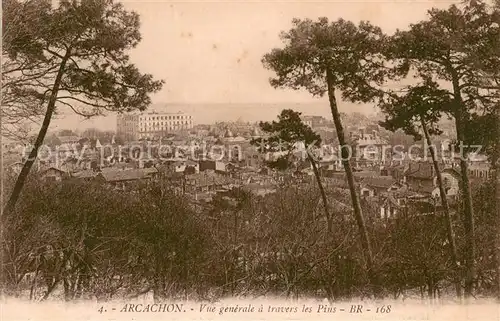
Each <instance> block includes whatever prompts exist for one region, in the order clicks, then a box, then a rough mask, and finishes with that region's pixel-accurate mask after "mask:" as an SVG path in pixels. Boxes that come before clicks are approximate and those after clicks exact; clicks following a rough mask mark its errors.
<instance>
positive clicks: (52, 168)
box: [41, 166, 67, 174]
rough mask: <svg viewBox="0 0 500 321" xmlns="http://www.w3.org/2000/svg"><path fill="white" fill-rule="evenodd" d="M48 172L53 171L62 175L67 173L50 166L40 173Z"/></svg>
mask: <svg viewBox="0 0 500 321" xmlns="http://www.w3.org/2000/svg"><path fill="white" fill-rule="evenodd" d="M50 170H54V171H57V172H60V173H63V174H66V173H67V172H66V171H63V170H62V169H59V168H56V167H53V166H51V167H49V168H47V169H45V170H43V171H42V172H41V173H46V172H48V171H50Z"/></svg>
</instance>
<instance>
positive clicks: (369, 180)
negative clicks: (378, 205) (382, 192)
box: [361, 176, 397, 189]
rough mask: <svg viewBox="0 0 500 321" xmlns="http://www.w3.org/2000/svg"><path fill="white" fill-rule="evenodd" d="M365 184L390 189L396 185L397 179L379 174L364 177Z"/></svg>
mask: <svg viewBox="0 0 500 321" xmlns="http://www.w3.org/2000/svg"><path fill="white" fill-rule="evenodd" d="M361 182H362V183H363V184H364V185H368V186H370V187H376V188H384V189H388V188H389V187H391V186H392V185H394V184H395V183H397V182H396V180H394V179H393V178H392V177H390V176H378V177H364V178H363V179H362V181H361Z"/></svg>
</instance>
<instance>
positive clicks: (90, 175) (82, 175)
mask: <svg viewBox="0 0 500 321" xmlns="http://www.w3.org/2000/svg"><path fill="white" fill-rule="evenodd" d="M98 174H99V172H96V171H93V170H91V169H85V170H83V171H79V172H76V173H74V174H73V175H72V177H73V178H75V179H79V180H83V181H90V180H92V179H94V178H95V177H96V176H97V175H98Z"/></svg>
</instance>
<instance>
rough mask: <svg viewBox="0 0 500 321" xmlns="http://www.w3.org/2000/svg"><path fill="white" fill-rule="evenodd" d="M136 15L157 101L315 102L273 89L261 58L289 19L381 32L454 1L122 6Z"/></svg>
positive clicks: (140, 55) (138, 54) (142, 61)
mask: <svg viewBox="0 0 500 321" xmlns="http://www.w3.org/2000/svg"><path fill="white" fill-rule="evenodd" d="M123 2H124V3H125V4H126V7H127V8H130V9H132V10H134V11H136V12H138V13H139V14H140V16H141V21H142V26H141V32H142V35H143V40H142V42H141V43H140V44H139V46H138V47H137V49H136V50H134V51H133V52H132V54H131V57H132V59H133V60H134V62H136V63H137V65H138V66H139V67H140V68H141V70H143V71H144V72H148V73H152V74H153V75H155V76H156V77H158V78H161V79H164V80H165V81H166V84H165V87H164V89H163V90H162V92H161V93H158V94H157V95H155V96H154V100H155V101H156V102H187V103H191V102H224V103H226V102H288V101H294V102H297V101H303V102H308V101H311V100H313V99H312V98H311V96H310V95H309V94H308V93H306V92H303V91H292V90H275V89H273V88H272V87H271V86H270V85H269V83H268V79H269V77H270V76H272V73H271V72H270V71H267V70H265V69H264V68H263V67H262V64H261V58H262V56H263V55H264V54H265V53H266V52H268V51H270V50H271V49H272V48H273V47H276V46H280V45H281V43H280V40H279V38H278V35H279V33H280V31H282V30H288V29H289V28H290V26H291V20H292V18H293V17H299V18H306V17H307V18H312V19H316V18H317V17H320V16H327V17H328V18H330V19H331V20H333V19H338V18H340V17H342V18H344V19H346V20H352V21H356V22H357V21H360V20H370V21H371V22H372V23H374V24H376V25H378V26H380V27H381V28H382V29H383V30H384V31H386V32H389V33H390V32H393V31H395V30H396V29H397V28H406V26H407V25H408V24H409V23H410V22H416V21H419V20H421V19H423V18H425V14H426V11H427V9H429V8H430V7H432V6H440V7H446V6H448V5H449V4H450V3H452V2H451V1H446V2H445V1H415V0H414V1H390V2H389V1H385V2H382V1H377V2H375V1H363V2H361V1H351V2H349V1H347V0H346V1H321V2H319V1H318V2H312V1H300V2H299V1H296V2H291V3H285V2H278V1H251V2H243V1H231V2H229V1H217V2H215V1H212V2H208V1H206V2H203V1H196V2H195V1H192V2H187V1H184V2H173V1H144V2H143V1H123Z"/></svg>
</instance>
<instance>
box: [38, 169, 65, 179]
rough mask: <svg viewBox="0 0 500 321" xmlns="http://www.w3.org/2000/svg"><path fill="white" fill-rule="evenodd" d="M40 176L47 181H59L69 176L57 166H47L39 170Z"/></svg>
mask: <svg viewBox="0 0 500 321" xmlns="http://www.w3.org/2000/svg"><path fill="white" fill-rule="evenodd" d="M40 176H41V177H42V179H43V180H45V181H47V182H60V181H62V180H63V179H66V178H68V177H70V175H69V173H68V172H66V171H63V170H61V169H59V168H55V167H49V168H47V169H45V170H43V171H41V172H40Z"/></svg>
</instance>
